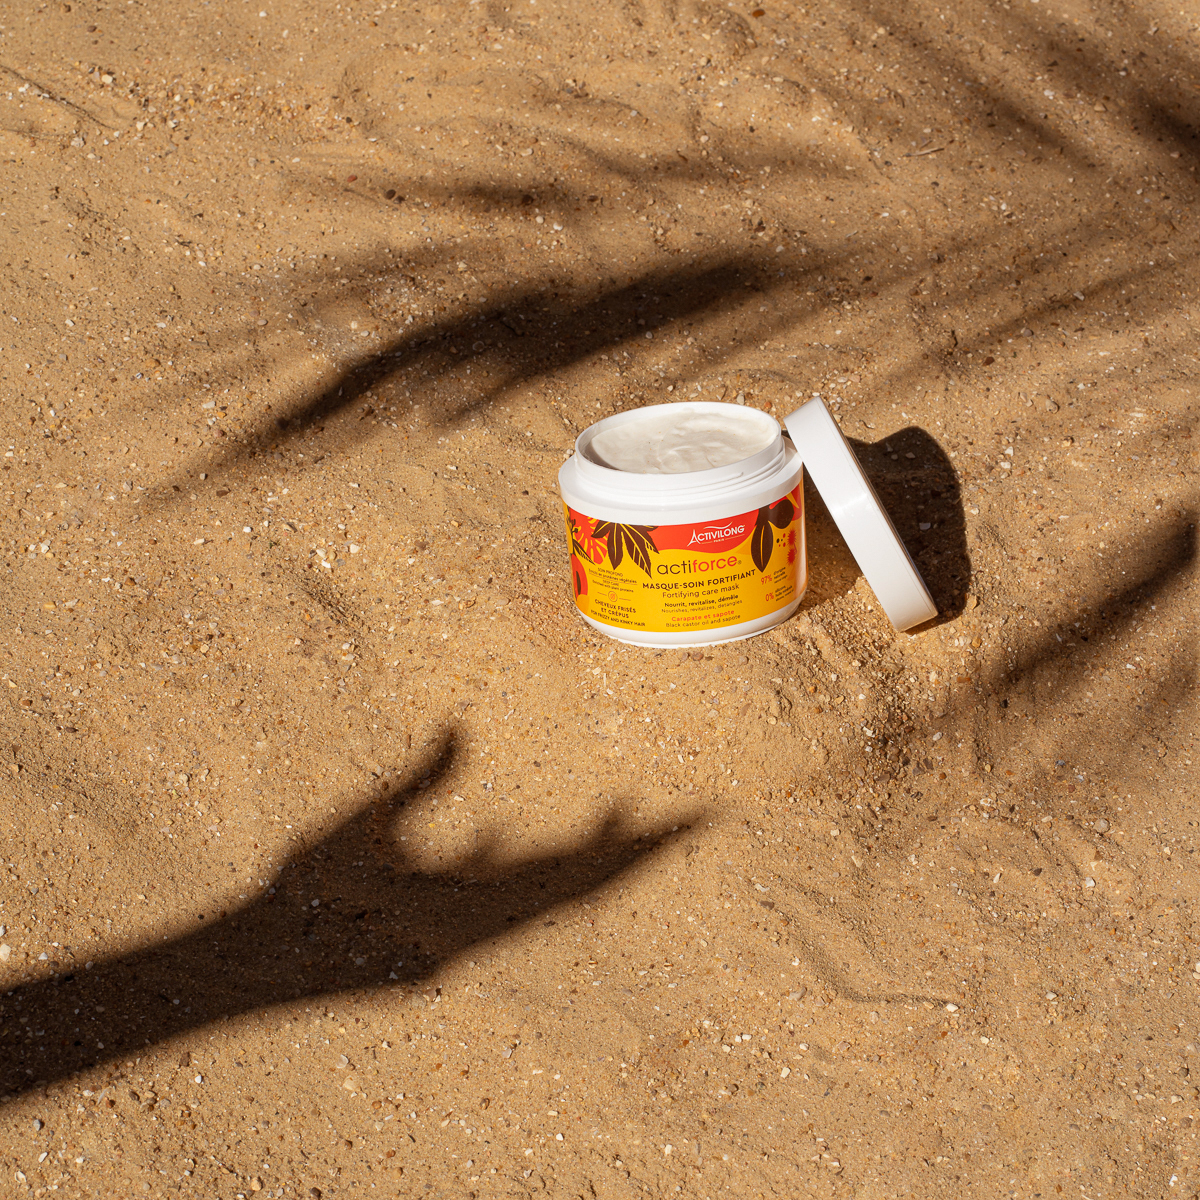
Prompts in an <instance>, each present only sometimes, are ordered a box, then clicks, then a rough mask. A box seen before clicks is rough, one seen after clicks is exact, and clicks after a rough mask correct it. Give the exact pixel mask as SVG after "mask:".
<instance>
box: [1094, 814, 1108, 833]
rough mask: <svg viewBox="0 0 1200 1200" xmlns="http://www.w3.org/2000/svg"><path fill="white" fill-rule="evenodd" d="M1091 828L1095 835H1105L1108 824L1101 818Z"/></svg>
mask: <svg viewBox="0 0 1200 1200" xmlns="http://www.w3.org/2000/svg"><path fill="white" fill-rule="evenodd" d="M1093 828H1094V829H1095V830H1096V832H1097V833H1107V832H1108V822H1107V821H1106V820H1105V819H1104V818H1103V817H1101V818H1100V820H1098V821H1097V822H1096V824H1095V825H1094V826H1093Z"/></svg>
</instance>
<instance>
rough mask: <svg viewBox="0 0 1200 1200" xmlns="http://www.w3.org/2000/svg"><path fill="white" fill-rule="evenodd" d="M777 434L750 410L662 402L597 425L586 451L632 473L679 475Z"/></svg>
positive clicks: (721, 461) (761, 445)
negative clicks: (608, 423) (617, 419)
mask: <svg viewBox="0 0 1200 1200" xmlns="http://www.w3.org/2000/svg"><path fill="white" fill-rule="evenodd" d="M718 408H719V410H720V411H713V410H715V409H718ZM777 436H778V426H776V425H775V424H774V422H772V423H771V424H770V425H765V424H764V422H763V421H762V419H761V417H760V416H759V414H758V413H757V412H754V411H753V410H751V411H749V412H748V411H746V410H745V409H741V408H735V407H734V406H733V405H730V404H722V405H719V406H718V405H706V406H704V408H703V409H700V408H699V406H697V405H691V404H686V405H685V404H680V405H672V404H663V405H655V406H653V407H651V408H647V409H645V410H643V411H642V412H639V413H631V414H630V415H629V417H628V418H627V419H626V420H623V421H620V422H618V423H615V424H612V425H609V426H608V427H606V428H605V427H602V428H600V429H598V430H597V431H596V433H595V436H593V437H592V439H591V442H590V444H589V445H588V447H587V457H588V458H590V459H591V460H592V461H593V462H595V463H597V464H599V465H600V466H602V467H608V468H609V469H610V470H614V471H625V472H628V473H630V474H634V475H683V474H686V473H687V472H689V471H707V470H710V469H712V468H713V467H724V466H728V465H729V464H731V463H737V462H742V461H743V460H744V459H747V458H749V457H750V456H751V455H754V454H757V453H758V452H759V451H760V450H765V449H766V448H767V446H769V445H770V444H771V443H772V441H774V440H775V438H776V437H777Z"/></svg>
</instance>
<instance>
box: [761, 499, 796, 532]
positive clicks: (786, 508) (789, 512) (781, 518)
mask: <svg viewBox="0 0 1200 1200" xmlns="http://www.w3.org/2000/svg"><path fill="white" fill-rule="evenodd" d="M768 515H769V516H770V518H771V524H772V525H774V526H775V528H776V529H786V528H787V527H788V526H789V525H790V524H791V523H792V518H793V517H794V516H795V515H796V508H795V506H794V505H793V504H792V502H791V501H790V500H789V499H788V498H787V497H786V496H784V498H783V499H782V500H780V501H779V503H778V504H776V505H774V507H772V508H771V509H770V510H769V514H768Z"/></svg>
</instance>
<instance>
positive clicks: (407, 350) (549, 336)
mask: <svg viewBox="0 0 1200 1200" xmlns="http://www.w3.org/2000/svg"><path fill="white" fill-rule="evenodd" d="M766 261H767V260H764V259H762V258H760V257H753V256H750V255H745V256H737V257H729V258H725V259H721V260H718V261H716V262H709V263H702V264H695V265H691V266H688V267H683V268H676V269H670V268H663V269H660V270H654V271H648V272H644V273H642V274H639V275H638V276H637V277H635V278H631V279H630V281H629V282H628V283H625V284H621V285H617V286H604V287H596V288H593V289H591V294H590V295H585V296H584V297H582V298H580V299H578V300H575V299H571V298H563V297H560V296H547V295H546V294H545V289H544V288H542V287H540V286H537V285H525V286H521V285H517V286H512V287H510V288H508V289H506V290H505V291H504V292H503V293H502V294H501V295H500V296H497V297H491V298H489V300H488V302H487V303H476V304H468V305H465V306H464V308H463V309H462V310H461V311H458V312H455V313H453V314H448V315H447V316H446V317H445V318H441V319H438V320H436V321H434V322H432V323H431V324H430V325H427V326H422V327H420V328H418V329H415V330H414V331H413V332H409V333H404V334H400V335H398V336H393V337H391V338H388V339H387V340H386V342H385V344H384V346H383V347H382V348H381V349H375V350H372V351H371V352H369V353H367V354H364V355H362V356H361V357H357V358H356V359H354V360H352V361H351V363H350V365H349V366H346V367H344V368H342V369H341V370H339V371H338V372H337V374H336V375H335V376H334V378H333V379H332V380H330V381H329V382H328V383H326V384H325V385H324V386H323V387H322V388H321V389H320V391H318V392H316V393H315V394H312V395H307V396H303V397H302V398H301V399H300V400H299V401H298V402H296V403H294V404H292V405H290V406H288V407H282V406H281V407H280V408H278V409H277V410H275V411H273V413H272V415H271V416H269V417H266V418H260V419H259V420H258V421H257V423H255V424H254V425H252V426H251V428H249V429H248V430H247V431H246V432H245V433H244V434H243V435H241V436H240V437H239V438H238V439H237V441H236V443H235V444H234V445H233V446H231V447H230V448H229V449H228V450H224V449H222V450H220V451H217V452H216V453H214V454H212V455H210V456H209V457H207V458H206V459H205V460H204V463H205V469H206V470H207V471H210V472H214V473H217V472H220V471H223V470H228V469H229V468H231V467H233V466H235V465H237V464H238V463H239V462H241V461H242V460H244V459H245V458H247V457H249V456H252V455H254V454H255V453H257V452H258V451H260V450H261V449H262V448H263V447H264V446H270V447H276V446H280V445H287V444H289V443H294V442H296V441H297V440H298V439H299V438H301V437H302V436H304V435H305V434H307V433H308V432H310V431H311V430H313V429H314V428H316V427H318V426H320V425H322V423H323V422H326V421H329V420H331V419H333V418H335V417H337V416H338V415H339V414H343V413H345V412H347V411H348V410H349V409H350V408H352V407H353V406H354V405H355V404H357V403H359V402H360V401H361V400H362V398H363V397H364V396H365V395H366V394H367V393H368V392H369V391H371V390H372V389H374V388H377V387H379V386H381V385H382V384H384V383H386V382H387V381H389V380H392V379H396V378H399V377H401V376H403V375H405V374H412V373H413V372H417V371H420V372H424V371H428V370H431V369H434V370H438V371H441V372H448V371H449V370H451V369H452V368H456V367H465V368H473V369H474V371H477V372H478V373H477V375H476V378H479V379H481V380H485V381H481V382H479V383H478V384H476V383H474V382H473V381H471V380H470V379H468V377H467V375H466V372H465V371H464V372H463V373H462V375H461V376H460V377H459V382H460V384H461V385H462V387H461V393H460V398H459V399H458V400H457V401H456V402H451V403H449V404H447V405H446V406H445V407H443V408H442V410H441V411H440V412H438V413H437V414H436V416H435V418H434V420H435V423H436V424H438V425H451V424H454V423H456V422H460V421H463V420H465V419H467V418H468V417H469V416H471V415H472V414H474V413H477V412H480V411H481V410H484V409H485V408H487V407H488V406H489V405H492V404H494V403H496V402H497V401H498V400H499V399H501V398H502V397H503V396H505V395H507V394H509V393H511V392H512V391H514V390H515V389H517V388H520V387H523V386H527V385H529V384H531V383H534V382H536V381H538V380H540V379H544V378H546V377H549V376H553V375H555V374H556V373H560V372H563V371H566V370H568V369H569V368H571V367H572V366H573V365H575V364H576V363H579V362H581V361H583V360H585V359H587V358H590V357H591V356H593V355H596V354H598V353H600V352H602V351H611V350H614V349H616V348H619V347H621V346H623V345H627V344H629V343H631V342H633V341H634V340H635V339H636V338H638V337H641V338H642V339H643V340H645V338H646V335H651V336H653V335H654V334H656V333H657V334H660V335H661V333H662V331H664V330H665V329H666V328H667V327H668V326H670V325H671V324H672V323H674V322H682V321H692V320H699V319H701V318H703V317H704V316H705V315H706V314H708V313H711V312H713V311H714V310H717V309H720V308H722V307H723V306H728V305H729V303H730V300H731V296H733V295H737V294H741V293H742V292H743V291H744V290H745V289H746V288H747V286H750V287H753V288H755V289H756V290H757V291H759V292H762V293H768V294H769V292H770V291H771V290H772V289H773V288H775V287H782V286H783V285H784V281H782V280H779V279H778V277H777V276H775V277H772V276H770V275H767V274H765V271H764V268H765V264H766ZM820 265H821V264H820V262H819V261H817V262H815V263H814V264H813V266H814V269H815V268H817V267H819V266H820ZM372 270H375V268H372ZM643 314H644V315H643ZM485 333H486V334H487V335H489V336H494V337H497V338H499V339H500V340H501V342H502V345H501V346H499V347H488V348H484V347H483V346H482V344H481V343H480V342H479V338H480V336H481V335H483V334H485ZM756 336H758V335H757V334H756ZM472 345H475V346H477V347H478V348H477V349H471V348H470V347H471V346H472ZM708 365H709V366H710V367H711V366H713V365H714V364H713V362H711V361H710V362H709V364H708ZM430 401H431V397H429V396H424V397H422V400H421V402H422V403H426V404H427V403H430ZM373 432H374V431H373V430H372V429H370V428H369V427H364V426H363V425H361V424H358V423H356V424H354V425H351V426H349V427H347V428H344V429H343V430H342V432H341V437H342V439H343V448H344V447H348V446H350V445H353V444H354V443H355V442H357V441H359V440H361V439H363V438H365V437H367V436H371V435H372V434H373ZM171 482H172V481H171V480H170V479H169V478H168V479H167V480H166V481H165V486H166V488H167V489H168V490H167V492H166V495H167V498H168V499H169V498H170V494H171V493H170V491H169V489H170V486H171Z"/></svg>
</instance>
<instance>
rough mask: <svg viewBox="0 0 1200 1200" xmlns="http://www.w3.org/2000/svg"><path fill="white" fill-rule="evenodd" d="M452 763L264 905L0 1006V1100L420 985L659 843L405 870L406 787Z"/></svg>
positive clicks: (367, 814) (640, 840) (293, 866)
mask: <svg viewBox="0 0 1200 1200" xmlns="http://www.w3.org/2000/svg"><path fill="white" fill-rule="evenodd" d="M453 758H454V745H453V739H452V738H447V739H446V741H445V743H444V744H443V745H442V746H441V747H440V748H439V749H438V750H436V751H435V752H434V753H433V755H432V756H431V758H430V760H429V761H427V763H426V764H425V765H424V766H423V767H421V766H418V767H417V768H416V769H414V771H413V772H412V773H411V776H410V779H409V781H408V782H407V783H406V784H404V785H403V786H400V787H398V788H396V789H395V790H394V791H393V792H391V793H390V794H389V795H387V796H385V797H383V798H382V799H380V800H378V801H376V802H374V803H371V804H368V805H367V806H365V807H362V808H360V809H359V810H358V811H357V812H356V813H355V814H354V815H353V816H351V817H350V818H348V819H347V820H345V821H344V822H342V823H341V824H340V825H338V826H337V827H336V828H335V829H333V830H332V832H330V833H329V835H328V836H326V837H324V838H322V839H321V840H320V841H317V842H315V843H314V844H312V845H310V846H309V847H308V848H307V849H305V850H304V851H302V852H300V853H299V854H297V855H296V857H295V859H294V860H293V861H292V862H291V863H289V864H288V865H287V866H286V867H284V868H283V869H282V870H281V871H280V873H279V875H278V877H277V878H276V879H275V881H274V885H275V894H274V895H268V894H267V893H265V892H264V893H263V894H261V895H260V896H258V897H256V898H255V899H253V900H251V901H249V902H248V903H246V904H245V905H244V906H243V907H241V908H239V909H237V910H236V911H233V912H231V913H229V914H228V915H227V916H223V917H222V918H221V919H220V920H217V921H213V922H211V923H209V924H207V925H202V926H201V927H200V928H198V929H195V930H193V931H192V932H189V933H186V934H183V935H182V936H179V937H175V938H172V939H171V940H170V941H165V942H157V943H156V942H154V941H153V940H151V941H150V942H149V943H148V944H146V945H145V946H143V947H142V948H140V949H134V950H130V951H128V952H126V953H123V954H117V955H114V956H112V957H111V958H107V959H102V960H99V961H97V962H96V963H95V965H94V967H93V968H92V969H91V970H90V971H77V972H75V973H74V974H73V975H67V976H64V977H62V978H59V979H54V978H50V979H40V980H37V981H34V982H30V983H25V984H22V985H20V986H19V987H16V988H15V989H13V990H12V991H9V992H7V993H6V994H4V995H3V996H2V997H0V1026H2V1027H3V1033H2V1034H0V1097H4V1096H8V1097H10V1098H11V1096H12V1095H14V1094H17V1093H20V1092H22V1091H24V1090H26V1089H28V1088H31V1087H36V1086H41V1085H45V1084H47V1083H51V1082H53V1081H55V1080H57V1079H61V1078H63V1077H64V1076H67V1075H70V1074H72V1073H73V1072H76V1071H80V1070H83V1069H86V1068H89V1067H93V1066H96V1065H97V1064H99V1063H102V1062H105V1061H106V1060H109V1059H113V1058H117V1057H121V1056H127V1055H129V1054H132V1053H140V1052H142V1051H143V1050H144V1049H145V1047H146V1046H148V1045H153V1044H155V1043H158V1042H161V1041H164V1040H165V1039H167V1038H171V1037H175V1036H177V1035H179V1034H184V1033H187V1032H188V1031H189V1030H192V1029H195V1028H197V1027H198V1026H201V1025H205V1024H208V1023H209V1022H212V1021H215V1020H218V1019H220V1018H221V1017H231V1016H236V1015H238V1014H240V1013H244V1012H249V1011H252V1010H255V1009H263V1008H267V1007H270V1006H272V1005H277V1004H287V1003H290V1002H293V1001H297V1000H307V999H311V998H313V997H317V996H322V995H330V994H332V993H336V992H345V991H350V990H356V989H357V990H362V989H377V988H386V987H389V986H400V984H401V983H404V982H407V983H413V982H416V981H417V980H418V979H422V978H427V977H428V976H429V975H430V973H431V972H433V971H434V970H435V968H437V967H438V966H439V965H440V964H444V963H445V962H446V961H447V960H448V959H451V958H453V957H454V956H455V955H457V954H460V953H462V952H463V951H464V950H466V949H467V948H468V947H470V946H473V945H475V944H476V943H479V942H483V941H487V940H488V939H490V938H494V937H496V936H498V935H499V934H502V933H505V932H507V931H510V930H513V929H516V928H519V927H520V926H521V925H522V924H524V923H525V922H527V921H529V920H530V919H531V918H532V917H534V916H541V915H543V914H545V913H546V912H547V911H549V910H550V909H551V908H553V907H554V906H556V905H560V904H563V903H565V902H567V901H570V900H573V899H576V898H577V897H580V896H584V895H586V894H588V893H590V892H592V891H594V890H595V889H596V888H598V887H601V886H602V885H603V884H605V883H607V882H608V881H610V880H612V879H614V878H615V877H616V876H618V875H620V874H622V873H623V872H625V871H626V870H628V869H629V868H630V867H632V866H633V865H634V864H635V863H636V862H638V861H639V860H641V859H643V858H645V857H646V856H647V855H648V854H651V853H652V852H653V851H654V849H655V848H656V847H657V846H658V845H661V843H662V841H663V839H664V838H665V837H669V836H670V834H669V833H668V832H667V830H666V829H662V828H654V829H647V830H645V831H643V832H640V833H638V832H633V831H631V830H622V829H621V828H620V820H619V818H618V817H615V816H614V817H610V818H608V820H606V821H605V822H604V823H603V825H602V826H601V827H600V828H598V829H597V830H596V831H595V833H594V834H592V835H591V836H590V837H589V838H588V839H587V840H586V841H584V842H581V843H580V844H578V845H577V846H576V847H575V848H574V849H573V850H571V851H569V852H567V853H565V854H547V855H541V856H536V857H530V858H525V859H523V860H515V861H514V860H508V861H505V860H504V859H503V858H502V857H501V856H500V855H498V854H497V853H496V851H495V848H494V846H492V845H484V846H482V847H481V848H480V849H478V850H477V851H476V852H475V853H474V854H473V855H472V856H471V857H470V858H469V859H467V860H465V861H462V862H460V863H459V868H460V869H459V870H458V871H456V872H451V871H443V872H434V871H418V870H406V869H404V864H403V859H402V855H401V853H400V852H399V851H398V850H397V847H398V845H399V839H398V836H397V835H396V830H395V826H396V816H397V814H398V813H399V812H400V810H402V809H406V808H407V809H408V810H409V812H408V814H407V816H408V821H406V822H405V824H406V825H409V826H411V824H412V809H413V808H415V807H420V803H421V801H420V797H421V796H422V795H423V794H424V793H423V792H422V791H421V790H420V784H424V785H425V786H426V787H432V786H435V785H436V783H437V780H438V778H439V777H441V776H444V775H445V774H446V773H447V771H448V770H449V768H450V765H451V762H452V760H453ZM418 781H420V784H419V783H418ZM694 815H695V814H692V817H694ZM690 820H691V818H689V819H686V820H685V819H677V827H679V828H686V827H687V825H688V824H689V823H690ZM673 824H674V822H673ZM314 901H316V902H317V903H314Z"/></svg>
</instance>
